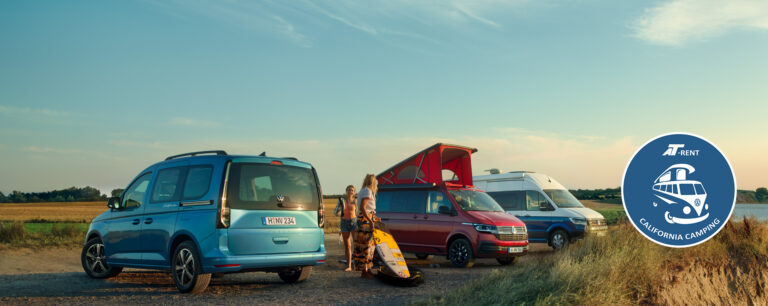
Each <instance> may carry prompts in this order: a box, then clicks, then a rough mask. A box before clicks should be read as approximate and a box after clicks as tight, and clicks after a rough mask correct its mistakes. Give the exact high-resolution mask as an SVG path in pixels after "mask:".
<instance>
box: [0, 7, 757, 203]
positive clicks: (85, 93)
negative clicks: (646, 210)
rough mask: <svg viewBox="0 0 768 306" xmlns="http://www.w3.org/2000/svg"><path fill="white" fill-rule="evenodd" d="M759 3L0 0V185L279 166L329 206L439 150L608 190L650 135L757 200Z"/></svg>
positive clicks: (96, 182) (480, 165)
mask: <svg viewBox="0 0 768 306" xmlns="http://www.w3.org/2000/svg"><path fill="white" fill-rule="evenodd" d="M767 54H768V2H766V1H761V0H732V1H714V0H699V1H692V0H666V1H610V0H595V1H590V0H573V1H549V0H539V1H525V0H517V1H514V0H513V1H398V0H386V1H376V0H371V1H351V0H350V1H347V0H338V1H298V0H297V1H266V2H257V1H195V0H190V1H170V0H169V1H77V0H73V1H1V2H0V191H2V192H3V193H5V194H8V193H9V192H11V191H12V190H20V191H25V192H35V191H47V190H53V189H62V188H68V187H71V186H78V187H84V186H93V187H96V188H99V189H101V190H102V192H104V193H108V192H109V191H110V190H111V189H113V188H122V187H124V186H125V185H126V184H128V183H129V182H130V181H131V180H132V179H133V178H134V177H135V176H136V175H137V174H138V173H139V171H141V170H142V169H144V168H145V167H147V166H149V165H151V164H153V163H155V162H158V161H160V160H162V159H164V158H165V157H167V156H169V155H174V154H178V153H183V152H190V151H198V150H210V149H224V150H226V151H227V152H229V153H232V154H253V155H256V154H259V153H261V152H263V151H266V152H267V154H268V155H271V156H295V157H297V158H299V159H301V160H304V161H308V162H310V163H312V164H313V165H314V166H315V167H316V168H317V170H318V174H319V176H320V180H321V183H322V185H323V189H324V192H325V193H326V194H334V193H342V192H343V190H344V186H346V185H348V184H354V185H360V183H361V182H362V178H363V176H364V175H365V174H366V173H379V172H381V171H383V170H385V169H386V168H388V167H389V166H391V165H393V164H394V163H396V162H399V161H400V160H402V159H404V158H406V157H408V156H410V155H411V154H413V153H415V152H417V151H419V150H421V149H423V148H426V147H428V146H429V145H431V144H433V143H436V142H448V143H456V144H460V145H466V146H471V147H475V148H478V150H479V151H478V152H477V153H476V154H474V155H473V171H474V172H475V173H476V174H480V173H483V171H484V170H486V169H489V168H499V169H501V170H503V171H513V170H531V171H537V172H542V173H546V174H549V175H551V176H552V177H554V178H556V179H558V180H559V181H560V182H561V183H563V184H564V185H565V186H567V187H569V188H612V187H617V186H619V185H620V184H621V176H622V175H623V171H624V168H625V166H626V164H627V162H628V161H629V159H630V158H631V156H632V154H633V153H634V152H635V151H636V150H637V149H638V148H639V146H641V145H642V144H643V143H645V142H646V141H647V140H649V139H651V138H653V137H655V136H657V135H660V134H664V133H669V132H689V133H694V134H698V135H701V136H703V137H705V138H706V139H708V140H710V141H711V142H713V143H714V144H715V145H717V146H718V147H719V148H720V149H721V150H722V151H723V153H725V155H726V156H727V158H728V159H729V161H730V163H731V164H732V166H733V168H734V171H735V173H736V178H737V184H738V187H739V188H740V189H755V188H757V187H761V186H768V176H767V175H766V173H768V162H766V158H765V157H766V156H768V141H766V131H768V123H766V122H768V86H766V84H768V55H767Z"/></svg>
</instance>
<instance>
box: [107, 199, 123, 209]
mask: <svg viewBox="0 0 768 306" xmlns="http://www.w3.org/2000/svg"><path fill="white" fill-rule="evenodd" d="M107 207H109V208H111V209H118V208H120V197H111V198H109V201H107Z"/></svg>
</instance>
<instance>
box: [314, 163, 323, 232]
mask: <svg viewBox="0 0 768 306" xmlns="http://www.w3.org/2000/svg"><path fill="white" fill-rule="evenodd" d="M312 175H313V176H314V177H315V183H316V184H317V196H318V197H319V198H318V199H319V201H320V205H319V206H318V207H317V226H318V227H321V228H322V227H325V208H323V206H325V205H324V204H323V187H322V186H320V180H319V179H318V178H317V170H315V167H312Z"/></svg>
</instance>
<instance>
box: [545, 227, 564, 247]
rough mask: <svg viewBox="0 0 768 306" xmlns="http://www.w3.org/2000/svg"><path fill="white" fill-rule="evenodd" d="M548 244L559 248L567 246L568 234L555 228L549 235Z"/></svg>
mask: <svg viewBox="0 0 768 306" xmlns="http://www.w3.org/2000/svg"><path fill="white" fill-rule="evenodd" d="M549 246H551V247H552V248H553V249H555V250H560V249H562V248H565V247H566V246H568V234H566V233H565V231H564V230H556V231H554V232H552V234H550V235H549Z"/></svg>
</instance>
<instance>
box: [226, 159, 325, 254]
mask: <svg viewBox="0 0 768 306" xmlns="http://www.w3.org/2000/svg"><path fill="white" fill-rule="evenodd" d="M320 202H321V200H320V193H319V188H318V182H317V181H316V178H315V175H314V173H313V171H312V167H311V166H310V165H308V164H305V163H302V162H297V161H291V160H271V159H269V158H253V159H236V160H233V162H232V165H231V168H230V175H229V178H228V179H227V205H228V206H229V208H230V226H229V229H228V235H227V236H228V240H229V241H228V246H229V250H230V252H232V253H233V254H235V255H260V254H282V253H302V252H317V251H318V250H320V246H321V245H322V243H323V239H324V236H323V230H322V228H320V227H319V226H318V217H317V210H318V207H319V205H320Z"/></svg>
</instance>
